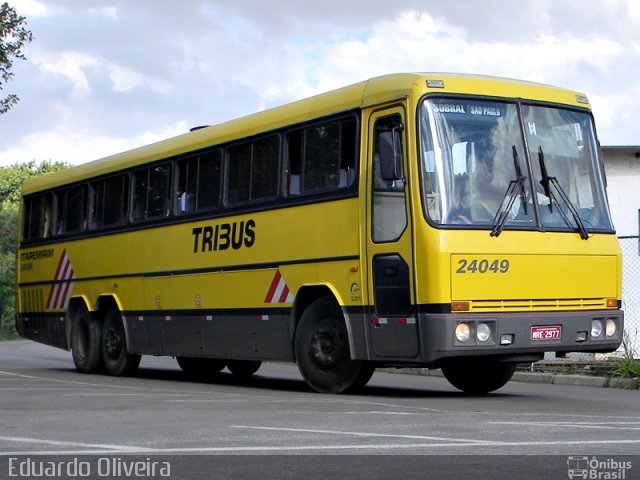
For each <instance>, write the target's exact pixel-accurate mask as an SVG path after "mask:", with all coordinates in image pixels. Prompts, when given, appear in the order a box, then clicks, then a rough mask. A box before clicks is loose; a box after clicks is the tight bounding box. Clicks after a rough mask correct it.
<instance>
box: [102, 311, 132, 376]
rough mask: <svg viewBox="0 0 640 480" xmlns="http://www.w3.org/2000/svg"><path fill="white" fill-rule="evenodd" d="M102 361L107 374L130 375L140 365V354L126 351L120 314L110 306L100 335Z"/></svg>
mask: <svg viewBox="0 0 640 480" xmlns="http://www.w3.org/2000/svg"><path fill="white" fill-rule="evenodd" d="M102 361H103V363H104V366H105V369H106V370H107V373H108V374H109V375H113V376H121V375H130V374H132V373H133V372H135V371H136V370H137V368H138V365H140V355H135V354H130V353H129V352H127V341H126V337H125V332H124V324H123V323H122V316H121V315H120V312H119V311H118V309H117V308H115V307H111V308H109V310H108V311H107V315H106V316H105V319H104V333H103V335H102Z"/></svg>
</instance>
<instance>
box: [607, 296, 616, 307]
mask: <svg viewBox="0 0 640 480" xmlns="http://www.w3.org/2000/svg"><path fill="white" fill-rule="evenodd" d="M607 308H618V299H617V298H607Z"/></svg>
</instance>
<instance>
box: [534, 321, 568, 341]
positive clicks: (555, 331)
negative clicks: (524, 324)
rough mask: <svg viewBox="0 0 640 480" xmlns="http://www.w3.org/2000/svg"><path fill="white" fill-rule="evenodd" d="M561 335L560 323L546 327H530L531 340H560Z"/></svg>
mask: <svg viewBox="0 0 640 480" xmlns="http://www.w3.org/2000/svg"><path fill="white" fill-rule="evenodd" d="M561 337H562V327H561V326H560V325H553V326H548V327H531V340H534V341H546V340H560V338H561Z"/></svg>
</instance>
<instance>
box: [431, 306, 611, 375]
mask: <svg viewBox="0 0 640 480" xmlns="http://www.w3.org/2000/svg"><path fill="white" fill-rule="evenodd" d="M419 324H420V331H421V340H422V342H421V343H422V346H423V348H422V352H423V356H424V357H423V359H424V360H425V361H426V362H427V363H430V364H431V363H439V362H440V361H442V360H446V359H453V358H465V357H496V359H501V360H504V361H510V360H511V361H518V358H521V359H525V358H527V356H535V355H543V354H544V353H545V352H556V353H568V352H591V353H598V352H600V353H605V352H612V351H615V350H616V349H617V348H618V347H619V346H620V344H621V343H622V338H623V331H624V315H623V312H622V311H621V310H597V311H593V310H592V311H579V312H531V313H495V314H485V313H483V314H421V315H420V322H419ZM522 361H523V360H522Z"/></svg>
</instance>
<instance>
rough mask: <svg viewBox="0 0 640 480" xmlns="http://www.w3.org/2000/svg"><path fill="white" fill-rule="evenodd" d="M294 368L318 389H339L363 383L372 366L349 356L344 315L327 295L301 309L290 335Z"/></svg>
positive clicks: (345, 389) (327, 390)
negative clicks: (292, 344)
mask: <svg viewBox="0 0 640 480" xmlns="http://www.w3.org/2000/svg"><path fill="white" fill-rule="evenodd" d="M294 350H295V355H296V361H297V363H298V369H299V370H300V373H301V374H302V376H303V377H304V379H305V381H306V382H307V383H308V384H309V386H311V388H313V389H314V390H316V391H318V392H321V393H342V392H346V391H348V390H354V389H357V388H360V387H363V386H364V385H365V384H366V383H367V382H368V381H369V379H370V378H371V375H373V370H374V369H373V367H372V366H371V365H370V364H367V363H365V362H362V361H360V360H352V359H351V353H350V351H349V336H348V334H347V328H346V326H345V323H344V317H343V315H342V312H341V311H340V308H339V307H338V305H337V304H336V303H335V301H334V300H333V299H331V298H329V297H323V298H319V299H317V300H315V301H314V302H312V303H311V305H309V307H308V308H307V309H306V310H305V311H304V313H303V314H302V317H301V318H300V322H299V323H298V327H297V329H296V334H295V338H294Z"/></svg>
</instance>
